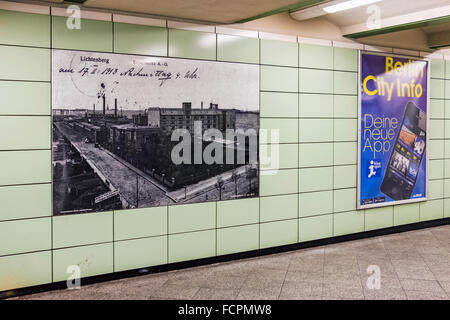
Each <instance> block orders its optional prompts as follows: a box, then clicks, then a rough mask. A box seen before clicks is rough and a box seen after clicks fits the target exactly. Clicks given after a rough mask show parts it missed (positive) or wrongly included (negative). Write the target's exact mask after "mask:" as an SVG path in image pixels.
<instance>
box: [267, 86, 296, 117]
mask: <svg viewBox="0 0 450 320" xmlns="http://www.w3.org/2000/svg"><path fill="white" fill-rule="evenodd" d="M260 111H261V117H262V118H297V117H298V94H296V93H284V92H261V98H260Z"/></svg>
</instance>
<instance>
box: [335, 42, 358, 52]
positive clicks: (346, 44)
mask: <svg viewBox="0 0 450 320" xmlns="http://www.w3.org/2000/svg"><path fill="white" fill-rule="evenodd" d="M333 47H337V48H350V49H360V50H363V49H364V45H363V44H362V43H357V42H344V41H333Z"/></svg>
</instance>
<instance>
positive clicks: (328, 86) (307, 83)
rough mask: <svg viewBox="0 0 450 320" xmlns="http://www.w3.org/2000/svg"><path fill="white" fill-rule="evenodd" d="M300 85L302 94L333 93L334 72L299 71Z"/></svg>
mask: <svg viewBox="0 0 450 320" xmlns="http://www.w3.org/2000/svg"><path fill="white" fill-rule="evenodd" d="M299 84H300V86H299V91H300V92H302V93H333V71H329V70H314V69H299Z"/></svg>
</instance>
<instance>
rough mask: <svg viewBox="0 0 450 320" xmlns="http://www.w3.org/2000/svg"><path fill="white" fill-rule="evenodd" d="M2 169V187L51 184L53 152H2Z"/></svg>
mask: <svg viewBox="0 0 450 320" xmlns="http://www.w3.org/2000/svg"><path fill="white" fill-rule="evenodd" d="M0 168H1V169H0V185H4V186H5V185H12V184H28V183H45V182H51V152H50V150H32V151H1V152H0Z"/></svg>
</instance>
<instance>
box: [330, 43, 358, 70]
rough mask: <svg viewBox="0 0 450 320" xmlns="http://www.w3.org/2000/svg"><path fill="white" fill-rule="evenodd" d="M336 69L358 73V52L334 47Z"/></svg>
mask: <svg viewBox="0 0 450 320" xmlns="http://www.w3.org/2000/svg"><path fill="white" fill-rule="evenodd" d="M333 50H334V69H335V70H344V71H354V72H357V71H358V50H356V49H351V48H338V47H334V48H333Z"/></svg>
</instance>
